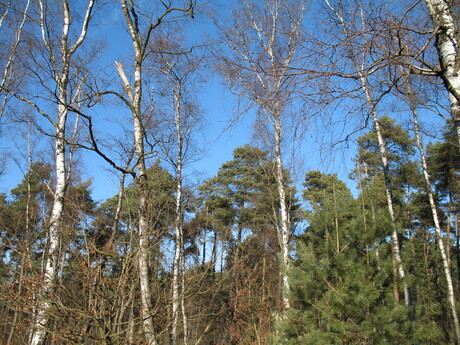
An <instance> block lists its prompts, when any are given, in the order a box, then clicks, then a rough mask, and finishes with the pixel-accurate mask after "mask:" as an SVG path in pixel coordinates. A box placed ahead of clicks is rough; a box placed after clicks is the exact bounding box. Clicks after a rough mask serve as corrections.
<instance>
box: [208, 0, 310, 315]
mask: <svg viewBox="0 0 460 345" xmlns="http://www.w3.org/2000/svg"><path fill="white" fill-rule="evenodd" d="M305 11H306V7H305V3H304V1H300V2H293V1H288V0H264V1H261V2H252V1H247V0H243V1H240V2H239V7H238V8H235V9H234V10H233V13H232V18H231V25H229V26H227V25H224V24H223V23H222V22H221V23H217V25H218V28H219V30H220V32H221V35H222V41H223V42H222V43H223V45H224V48H223V53H221V54H220V56H219V61H220V62H219V63H220V67H221V73H222V74H223V76H224V78H225V79H226V81H227V83H228V85H229V86H230V89H231V90H232V92H233V93H235V94H237V95H239V96H242V97H243V98H245V99H247V100H249V102H250V103H251V105H254V106H256V108H257V113H258V117H257V120H258V121H262V122H263V123H265V124H267V126H268V127H267V128H270V132H269V137H270V139H269V142H270V144H269V145H270V149H271V150H272V151H273V157H274V161H275V169H274V176H275V179H276V182H277V188H278V193H279V200H280V209H281V219H280V222H279V224H278V225H277V226H278V227H279V233H280V247H281V256H282V263H283V267H282V277H283V304H284V307H283V308H288V307H289V298H288V291H289V279H288V275H287V269H288V266H289V260H290V259H289V239H290V235H291V224H290V219H289V207H288V204H287V203H286V200H287V198H288V195H287V190H286V185H285V181H286V180H285V176H284V166H283V145H282V142H283V138H284V137H285V135H286V133H285V132H283V123H285V122H286V118H287V117H288V114H289V110H290V105H292V101H293V92H294V89H295V81H296V78H295V77H294V75H293V74H292V73H291V67H292V66H294V65H295V63H296V62H297V61H296V59H297V58H298V54H299V52H300V50H301V44H300V42H301V33H302V21H303V19H304V15H305Z"/></svg>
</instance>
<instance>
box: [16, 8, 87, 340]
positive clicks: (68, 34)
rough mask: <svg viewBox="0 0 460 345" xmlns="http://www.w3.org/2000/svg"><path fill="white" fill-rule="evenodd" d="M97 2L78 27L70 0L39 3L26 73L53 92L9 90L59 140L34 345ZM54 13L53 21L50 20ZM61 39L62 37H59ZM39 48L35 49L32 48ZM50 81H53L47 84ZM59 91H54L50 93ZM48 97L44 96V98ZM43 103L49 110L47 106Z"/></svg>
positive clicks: (52, 266)
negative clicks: (84, 50) (82, 58)
mask: <svg viewBox="0 0 460 345" xmlns="http://www.w3.org/2000/svg"><path fill="white" fill-rule="evenodd" d="M93 7H94V1H93V0H90V1H88V3H87V6H86V8H85V10H84V12H83V13H84V16H83V18H82V20H81V21H79V22H78V23H77V24H76V25H78V28H76V25H72V24H73V22H72V17H71V16H72V13H71V6H70V4H69V2H68V1H67V0H63V1H62V2H59V4H58V3H48V2H44V1H39V2H38V9H37V13H38V15H39V17H38V18H37V21H36V22H37V23H38V28H36V30H35V31H34V34H35V33H37V34H38V35H37V36H38V37H36V39H35V41H34V44H32V45H31V46H29V47H28V48H29V52H30V54H28V55H27V59H24V60H23V63H24V65H25V66H26V68H27V69H28V71H30V72H33V73H30V74H29V75H31V76H33V77H34V78H35V79H34V78H31V79H32V80H31V83H34V82H35V83H36V84H35V85H38V87H39V88H42V90H43V95H46V94H47V93H48V91H50V92H49V96H50V97H51V98H49V99H45V103H46V101H48V104H47V105H45V106H43V105H42V103H41V102H39V101H37V102H36V95H35V94H32V95H28V94H27V91H29V88H25V89H23V90H20V91H17V92H16V91H15V90H7V91H8V92H9V93H10V94H12V95H14V96H15V97H16V98H18V99H19V100H22V101H24V102H25V103H27V104H29V105H30V106H32V108H34V109H35V110H36V111H37V112H38V113H39V114H40V115H42V116H43V117H44V118H45V119H46V120H48V121H49V123H50V124H51V125H52V127H53V129H54V134H52V136H53V137H54V144H55V151H54V156H55V173H56V185H55V189H54V204H53V208H52V213H51V217H50V220H49V227H48V234H49V235H48V249H47V255H46V259H45V261H46V262H45V265H44V272H43V275H44V278H43V284H42V286H41V292H40V294H39V296H40V297H38V305H37V307H36V308H37V312H36V316H35V320H34V322H33V324H32V325H31V337H30V344H34V345H36V344H41V343H42V342H43V341H44V338H45V336H46V329H47V324H48V322H49V315H48V310H49V309H50V306H51V300H50V299H51V296H52V294H53V293H52V292H53V284H54V280H55V278H56V275H57V267H58V262H59V257H60V255H61V254H60V253H59V247H60V239H61V232H62V224H61V221H62V217H63V213H64V199H65V192H66V189H67V184H68V173H69V172H68V168H67V167H66V146H67V145H66V126H67V120H68V115H69V108H70V107H74V108H78V106H77V105H75V103H76V101H77V97H78V93H79V90H80V87H79V86H78V85H79V84H81V81H79V80H78V77H77V78H76V76H78V74H79V73H78V69H77V68H76V64H75V63H74V59H75V58H76V57H77V55H78V52H79V50H80V48H81V47H82V44H83V42H84V41H85V38H86V36H87V32H88V26H89V22H90V20H91V17H92V12H93ZM51 17H53V20H52V22H51ZM57 18H60V19H61V21H62V22H61V23H62V32H60V33H59V32H58V30H57V28H56V20H57ZM56 37H59V39H56ZM34 48H37V50H33V49H34ZM47 80H48V81H49V84H47ZM51 90H55V91H51ZM45 97H46V96H45ZM54 104H57V111H56V115H55V116H53V115H49V113H48V112H47V111H48V110H46V106H49V105H54ZM44 107H45V108H44Z"/></svg>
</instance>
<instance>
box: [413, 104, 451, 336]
mask: <svg viewBox="0 0 460 345" xmlns="http://www.w3.org/2000/svg"><path fill="white" fill-rule="evenodd" d="M411 110H412V115H413V120H414V129H415V137H416V140H417V148H418V150H419V153H420V159H421V162H422V170H423V177H424V179H425V186H426V191H427V193H428V199H429V201H430V208H431V214H432V216H433V222H434V226H435V230H436V236H437V238H438V243H439V251H440V252H441V257H442V263H443V268H444V275H445V277H446V282H447V297H448V300H449V304H450V309H451V313H452V319H453V323H454V331H455V338H456V343H457V344H459V343H460V325H459V319H458V313H457V309H456V302H455V292H454V286H453V283H452V274H451V270H450V266H449V257H448V256H447V252H446V249H445V246H444V239H443V236H442V232H441V225H440V222H439V216H438V211H437V209H436V203H435V200H434V195H433V185H432V184H431V179H430V175H429V173H428V165H427V162H426V157H425V150H424V148H423V144H422V140H421V138H420V128H419V124H418V114H417V110H416V109H415V105H414V104H413V102H411ZM449 245H450V244H449Z"/></svg>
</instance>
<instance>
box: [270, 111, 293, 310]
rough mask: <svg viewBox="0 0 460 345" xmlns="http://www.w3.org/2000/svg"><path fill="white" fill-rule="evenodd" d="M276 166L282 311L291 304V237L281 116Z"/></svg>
mask: <svg viewBox="0 0 460 345" xmlns="http://www.w3.org/2000/svg"><path fill="white" fill-rule="evenodd" d="M274 117H275V119H274V120H275V164H276V170H275V173H276V176H275V177H276V182H277V185H278V194H279V197H280V212H281V256H282V266H281V279H282V300H283V304H282V306H281V310H287V309H289V308H290V302H289V297H288V294H289V277H288V268H289V261H290V260H289V235H290V228H291V226H290V221H289V210H288V206H287V204H286V187H285V185H284V173H283V161H282V156H281V134H282V133H281V114H279V113H278V114H275V116H274Z"/></svg>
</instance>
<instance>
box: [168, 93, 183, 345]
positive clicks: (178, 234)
mask: <svg viewBox="0 0 460 345" xmlns="http://www.w3.org/2000/svg"><path fill="white" fill-rule="evenodd" d="M180 102H181V90H180V88H179V90H178V91H177V93H175V94H174V108H175V124H176V135H177V145H178V150H177V157H176V200H175V201H176V219H175V244H174V259H173V277H172V278H173V281H172V327H171V333H170V341H169V343H170V344H171V345H174V344H176V342H177V324H178V320H179V304H180V299H179V280H180V261H181V257H182V242H183V240H182V237H183V235H182V232H183V231H182V230H183V229H182V159H183V157H182V149H183V137H182V128H181V107H180Z"/></svg>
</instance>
